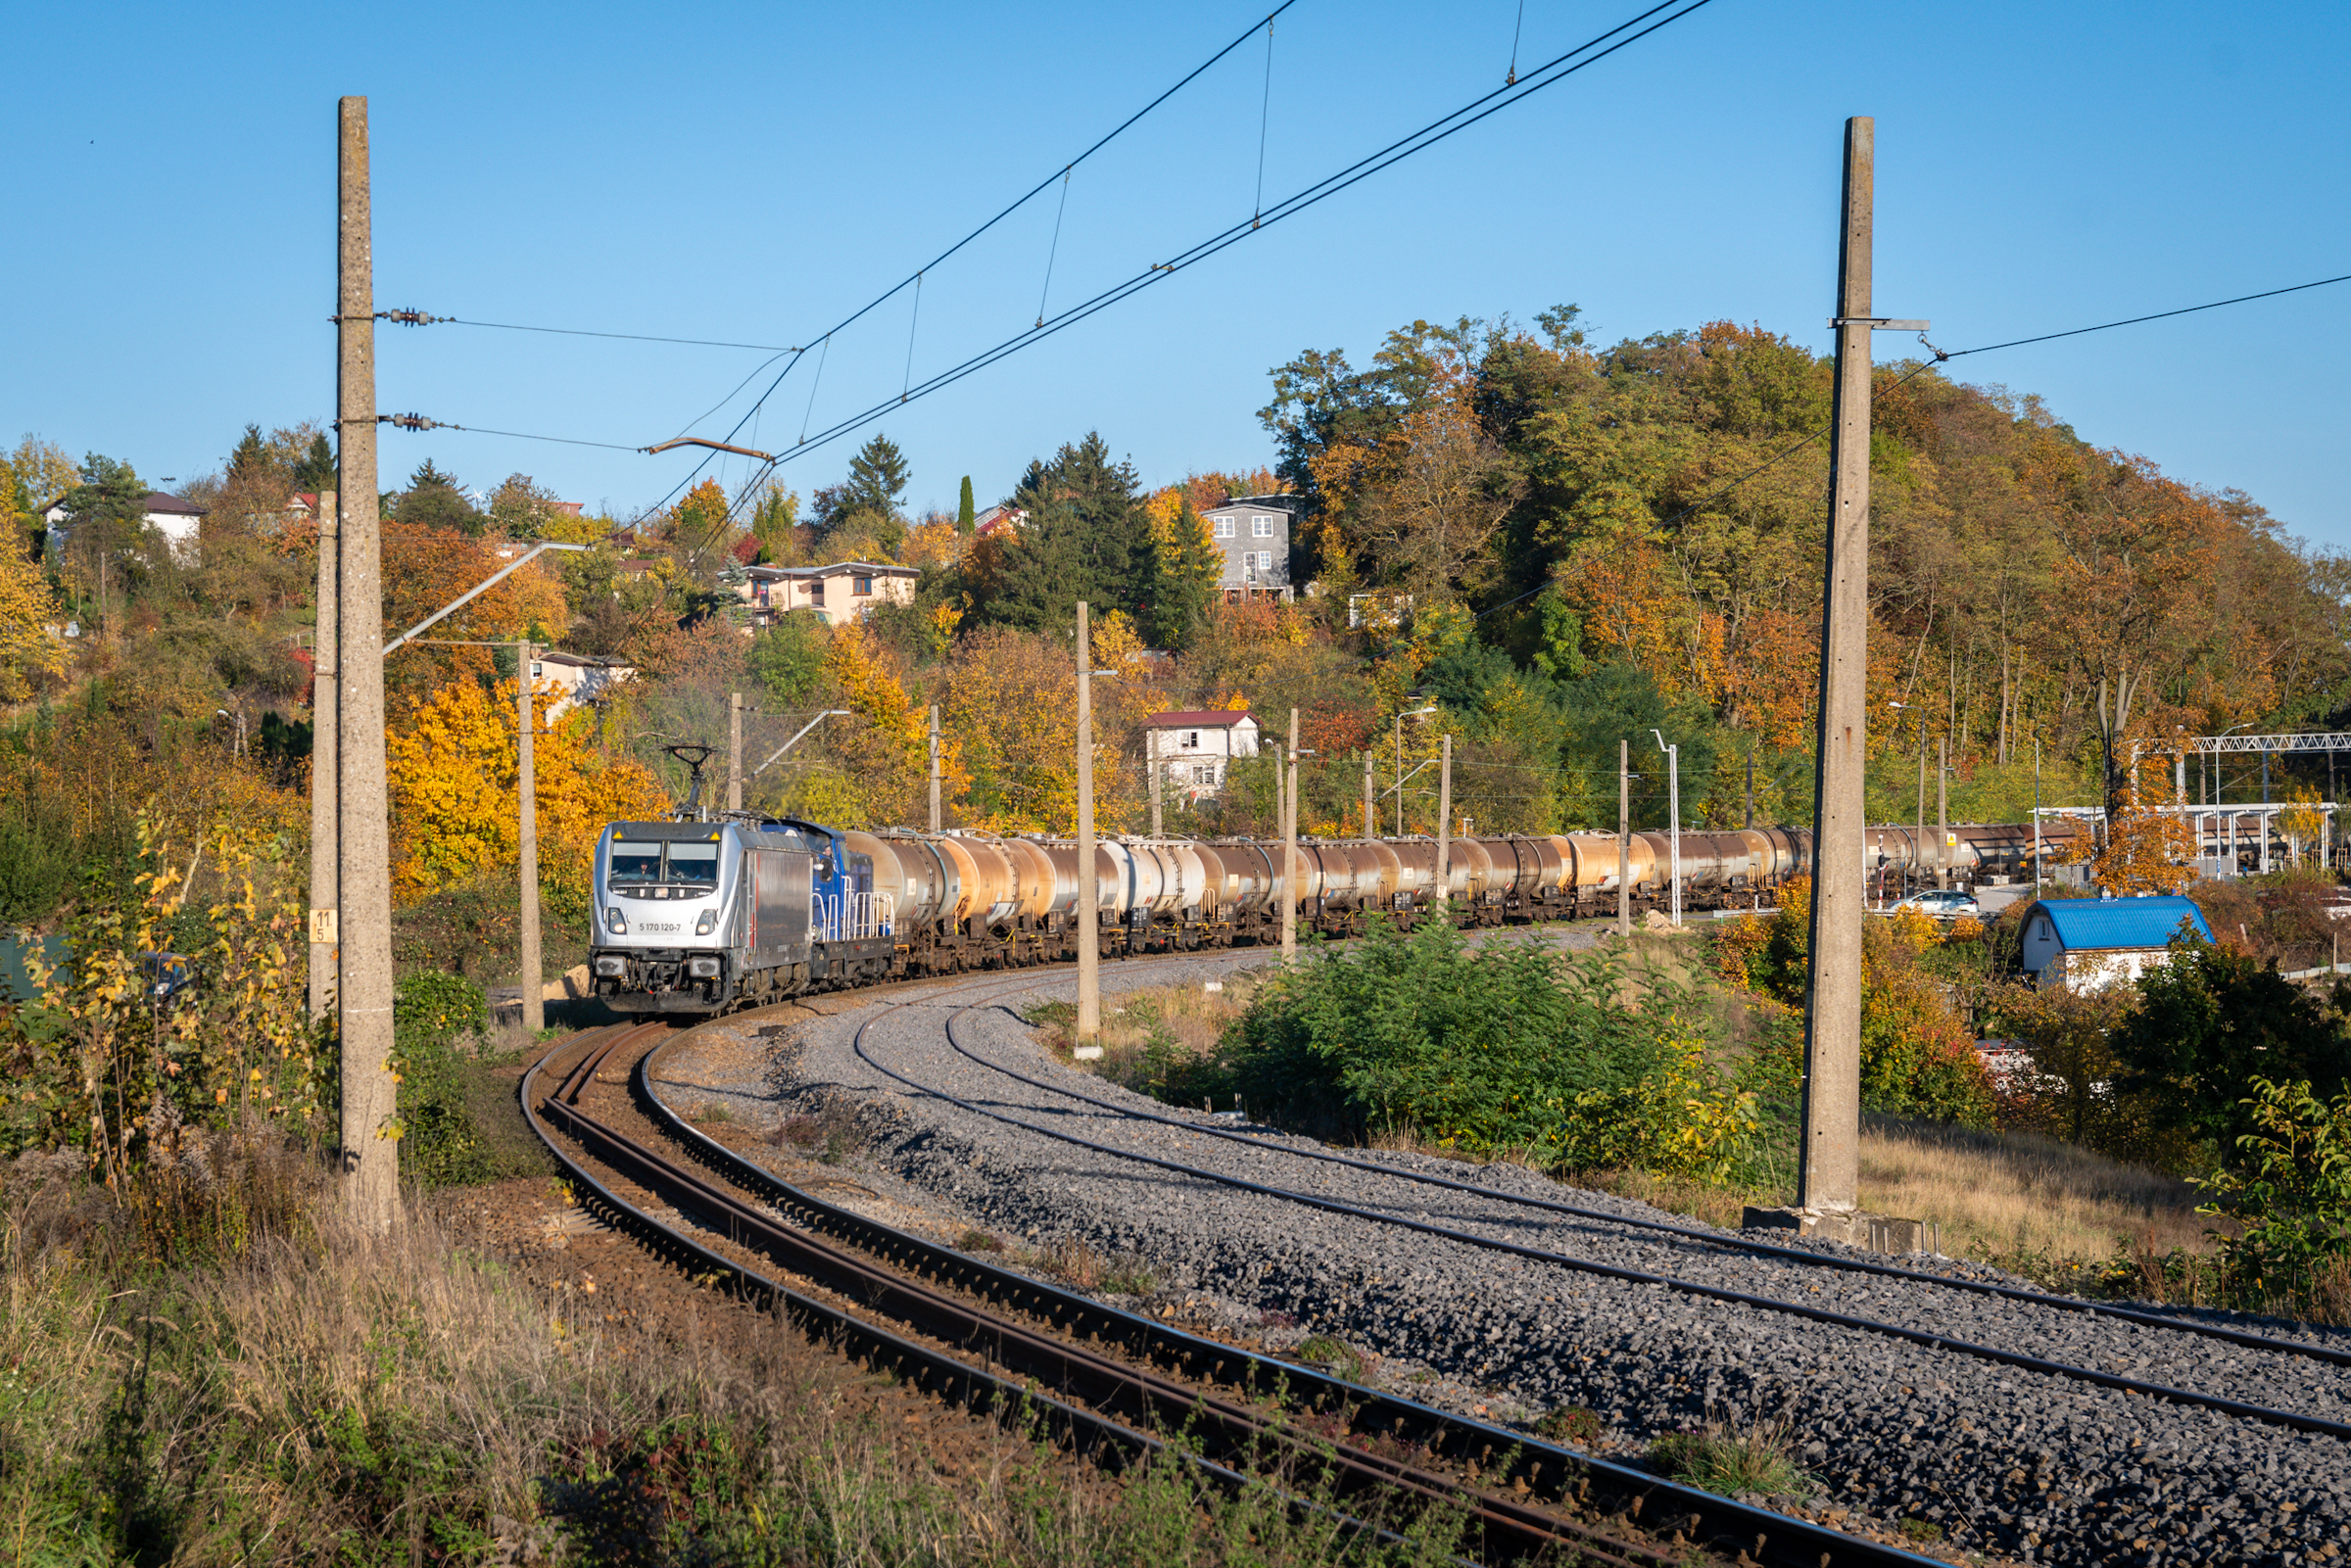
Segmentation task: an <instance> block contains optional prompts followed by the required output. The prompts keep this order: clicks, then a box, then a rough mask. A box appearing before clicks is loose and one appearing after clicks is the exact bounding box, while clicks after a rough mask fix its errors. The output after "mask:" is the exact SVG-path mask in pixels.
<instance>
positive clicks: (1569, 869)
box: [589, 808, 2081, 1014]
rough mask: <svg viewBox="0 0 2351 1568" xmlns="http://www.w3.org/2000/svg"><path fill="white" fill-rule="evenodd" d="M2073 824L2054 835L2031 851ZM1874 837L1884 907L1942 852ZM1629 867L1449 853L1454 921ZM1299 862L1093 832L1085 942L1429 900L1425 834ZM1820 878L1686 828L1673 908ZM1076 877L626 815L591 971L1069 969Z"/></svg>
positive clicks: (718, 998)
mask: <svg viewBox="0 0 2351 1568" xmlns="http://www.w3.org/2000/svg"><path fill="white" fill-rule="evenodd" d="M690 809H691V808H690ZM2080 831H2081V830H2080V828H2079V826H2078V825H2075V824H2070V823H2069V824H2063V825H2056V824H2052V825H2050V826H2047V827H2044V828H2043V830H2042V835H2041V847H2042V853H2043V856H2044V858H2046V857H2047V856H2049V855H2051V854H2053V853H2055V851H2056V850H2057V849H2058V848H2060V847H2062V845H2063V844H2064V843H2065V841H2066V840H2067V839H2068V838H2070V836H2071V835H2072V834H2074V833H2076V832H2080ZM1951 834H1952V840H1953V841H1952V843H1951V844H1950V845H1949V846H1948V857H1949V870H1950V872H1951V873H1952V874H1953V875H1954V876H1955V877H1956V878H1957V879H1959V880H1962V881H1973V880H1976V879H1979V878H1981V877H1983V876H1985V875H1988V874H1992V875H1996V874H2002V873H2005V874H2008V875H2017V874H2020V873H2029V872H2030V869H2031V860H2032V855H2033V831H2032V828H2031V827H2030V826H2029V825H2025V826H2017V825H1991V826H1969V827H1960V828H1954V829H1953V830H1951ZM1867 843H1868V858H1867V866H1868V868H1869V876H1870V878H1871V886H1872V891H1873V893H1875V894H1877V895H1880V896H1886V895H1890V894H1898V892H1899V891H1900V890H1901V889H1902V887H1903V886H1905V885H1907V884H1908V883H1909V882H1910V881H1912V880H1913V879H1915V878H1916V877H1917V876H1918V875H1920V874H1921V873H1924V874H1927V875H1932V873H1933V872H1934V870H1935V846H1934V841H1933V838H1932V837H1931V836H1922V835H1921V834H1920V833H1918V832H1914V831H1913V830H1911V829H1907V828H1872V829H1870V830H1869V832H1868V840H1867ZM1619 853H1620V851H1619V845H1618V840H1617V838H1616V837H1615V835H1613V834H1610V833H1551V834H1519V833H1510V834H1499V835H1480V836H1472V837H1462V838H1456V839H1454V840H1452V843H1451V848H1450V855H1449V865H1448V868H1447V872H1448V875H1447V878H1446V882H1447V886H1446V898H1445V899H1444V901H1443V905H1444V910H1445V914H1446V916H1447V917H1448V918H1450V919H1452V920H1453V921H1454V922H1456V923H1457V924H1459V925H1463V926H1501V925H1505V924H1520V923H1527V922H1542V921H1560V920H1572V919H1576V918H1579V917H1588V916H1596V915H1601V914H1612V913H1614V911H1615V908H1616V901H1617V899H1616V893H1617V880H1618V870H1617V868H1618V857H1619ZM1626 859H1627V861H1628V862H1629V866H1628V870H1627V873H1626V877H1625V879H1626V880H1627V881H1628V882H1629V883H1630V884H1631V893H1630V897H1631V900H1632V902H1633V904H1634V905H1635V907H1637V908H1642V909H1647V908H1651V907H1655V906H1657V905H1660V904H1662V903H1664V902H1665V901H1666V898H1667V894H1668V890H1669V889H1668V883H1669V880H1670V879H1671V877H1672V866H1673V845H1672V840H1671V839H1670V838H1669V837H1668V835H1666V834H1664V833H1658V832H1641V833H1635V834H1633V835H1632V837H1631V840H1630V844H1629V854H1627V855H1626ZM1298 860H1299V867H1298V877H1297V883H1298V885H1297V887H1296V889H1295V890H1294V891H1293V890H1292V889H1291V888H1289V887H1288V886H1287V885H1286V881H1287V879H1285V878H1284V876H1283V874H1282V869H1281V844H1280V843H1279V842H1278V841H1272V842H1267V841H1264V840H1259V839H1248V838H1221V839H1213V840H1203V839H1192V838H1159V839H1150V838H1134V837H1106V838H1102V839H1098V840H1097V841H1096V843H1095V845H1094V865H1093V875H1094V886H1095V898H1096V906H1097V910H1098V920H1099V927H1098V928H1097V929H1096V930H1095V931H1094V933H1093V937H1092V939H1093V942H1094V944H1095V948H1096V950H1097V951H1098V952H1100V953H1101V954H1103V955H1104V956H1114V955H1121V954H1128V953H1145V952H1176V951H1188V950H1197V949H1202V948H1220V947H1231V946H1236V945H1249V944H1254V943H1263V942H1268V941H1271V940H1274V939H1277V936H1278V932H1279V929H1280V923H1281V907H1282V901H1283V900H1284V899H1285V898H1286V899H1290V900H1291V901H1293V902H1294V903H1295V905H1296V907H1297V911H1298V928H1299V929H1300V930H1301V931H1316V932H1320V933H1322V934H1324V935H1327V936H1348V935H1356V934H1360V933H1361V932H1362V931H1363V930H1364V929H1365V928H1366V927H1367V924H1368V922H1369V920H1370V919H1371V917H1373V916H1374V915H1377V916H1383V917H1385V918H1387V919H1390V920H1392V921H1394V922H1396V923H1397V924H1399V925H1402V926H1405V927H1411V926H1413V925H1414V924H1415V923H1417V922H1418V921H1420V920H1423V919H1426V918H1428V917H1429V916H1430V914H1431V912H1432V911H1433V910H1434V909H1436V908H1437V906H1438V900H1437V899H1436V896H1435V895H1436V892H1437V877H1438V844H1437V841H1436V840H1435V839H1434V838H1426V837H1408V838H1356V839H1327V838H1325V839H1315V838H1308V839H1301V840H1300V841H1299V844H1298ZM1811 865H1812V834H1811V832H1809V831H1808V830H1805V829H1797V828H1764V829H1747V830H1741V831H1737V832H1685V833H1683V834H1682V835H1681V851H1680V877H1681V890H1682V907H1683V908H1685V909H1724V908H1754V907H1759V906H1762V905H1765V904H1767V903H1768V902H1769V901H1770V899H1771V897H1772V895H1773V893H1774V891H1775V890H1776V889H1777V888H1778V887H1779V886H1780V885H1781V884H1782V883H1784V882H1786V881H1787V880H1788V879H1791V878H1795V877H1801V876H1806V875H1808V874H1809V873H1810V870H1811ZM1080 875H1081V872H1080V864H1079V855H1078V846H1077V844H1076V843H1075V842H1074V841H1072V840H1070V839H1066V838H1053V837H1041V836H1017V837H999V836H995V835H992V834H987V833H980V832H912V831H909V830H904V829H888V830H884V831H882V832H859V831H857V830H853V829H841V828H832V827H827V826H825V825H823V824H820V823H813V822H804V821H801V820H799V819H796V818H790V817H786V818H773V817H763V816H757V815H746V814H742V813H731V814H727V815H725V816H723V817H721V818H719V819H718V820H712V821H702V820H694V818H693V817H683V820H672V821H659V822H616V823H612V824H610V825H608V826H607V827H606V828H605V829H604V832H603V835H602V837H601V838H600V840H599V841H598V844H597V850H596V869H595V899H596V901H595V909H594V915H595V927H596V930H595V933H594V935H593V937H592V939H591V942H590V953H589V968H590V971H591V974H593V976H594V983H595V988H596V994H597V995H599V996H600V997H601V998H603V1000H604V1001H605V1002H606V1004H607V1005H609V1006H610V1007H612V1008H613V1009H614V1010H615V1011H619V1012H625V1013H692V1014H710V1013H724V1012H729V1011H732V1010H734V1009H737V1008H744V1007H756V1006H760V1005H763V1004H765V1003H768V1002H773V1001H780V1000H782V999H784V998H786V997H791V996H797V995H800V994H802V993H805V992H809V991H818V990H835V989H840V988H842V987H846V986H854V985H863V984H872V983H874V982H877V981H880V980H885V979H891V978H897V977H901V976H908V975H920V974H953V973H956V972H959V971H965V970H982V969H1014V968H1021V967H1025V966H1029V965H1034V964H1046V963H1053V962H1057V961H1060V960H1064V959H1074V958H1076V957H1077V954H1078V944H1079V942H1080V940H1081V939H1082V937H1081V934H1080V930H1079V927H1078V903H1079V888H1080V881H1079V878H1080Z"/></svg>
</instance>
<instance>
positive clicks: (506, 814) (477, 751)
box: [385, 681, 669, 902]
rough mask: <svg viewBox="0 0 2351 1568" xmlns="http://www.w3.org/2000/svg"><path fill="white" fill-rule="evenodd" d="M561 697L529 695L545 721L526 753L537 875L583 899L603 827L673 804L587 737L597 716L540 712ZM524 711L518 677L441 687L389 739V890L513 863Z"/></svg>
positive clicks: (412, 889)
mask: <svg viewBox="0 0 2351 1568" xmlns="http://www.w3.org/2000/svg"><path fill="white" fill-rule="evenodd" d="M556 695H557V693H556V692H555V691H554V690H553V689H552V688H550V687H547V686H545V685H542V686H541V687H540V688H539V689H538V690H537V691H536V692H535V693H534V700H535V702H536V704H537V705H538V707H539V709H540V712H541V714H542V717H541V719H540V721H539V724H540V728H539V733H538V735H537V736H536V737H535V742H534V745H533V748H532V772H533V775H534V779H535V783H536V784H537V788H536V789H535V790H534V794H535V796H536V798H537V801H538V807H539V812H538V827H539V872H540V878H541V880H542V881H543V882H545V883H546V884H547V885H548V887H549V888H550V889H551V891H552V892H554V893H555V894H556V895H557V896H558V897H560V898H572V899H578V898H584V897H585V896H586V891H587V887H588V879H589V871H590V867H591V863H592V862H593V860H594V858H595V854H596V840H597V836H598V834H599V833H600V832H602V831H603V827H604V824H605V823H607V822H611V821H613V820H615V819H643V818H647V817H652V816H657V815H658V814H659V813H661V812H662V811H664V810H666V809H667V808H668V805H669V800H668V797H667V796H666V795H664V794H663V793H662V791H661V787H660V785H659V784H656V783H655V782H654V781H653V777H652V775H651V774H649V773H648V772H647V771H646V770H645V768H644V767H643V766H642V765H641V764H638V763H635V762H631V761H627V760H613V759H610V758H606V757H604V756H603V755H601V754H600V753H599V752H598V751H597V749H596V748H595V746H594V745H593V744H592V743H591V737H592V735H593V731H594V728H595V721H594V719H593V718H592V717H591V715H590V713H589V711H588V710H587V709H585V708H574V709H572V710H571V711H570V712H569V713H566V714H563V715H561V716H560V717H558V718H555V719H553V720H552V722H551V721H550V720H549V719H547V718H546V717H545V713H546V710H547V709H548V708H549V707H550V706H552V703H553V700H554V698H555V696H556ZM519 717H520V715H519V714H518V712H517V709H516V703H515V700H514V683H513V682H511V681H507V682H503V683H501V685H500V686H499V687H498V688H497V689H496V690H495V691H491V690H486V689H484V688H483V687H482V685H481V684H480V683H479V682H477V681H460V682H457V683H456V684H455V685H452V686H446V687H443V688H442V689H440V690H438V691H436V692H434V693H433V695H432V696H431V698H430V699H429V700H427V701H425V702H423V703H421V704H419V705H418V707H417V709H416V711H415V713H414V714H413V715H412V716H411V717H410V718H409V720H408V722H407V723H406V724H404V725H402V726H401V727H399V728H398V729H396V730H394V731H392V732H391V733H390V734H388V735H387V736H385V751H386V753H387V757H386V760H387V761H388V763H389V765H390V772H391V784H392V825H393V837H394V843H393V871H392V886H393V891H394V893H395V894H396V895H397V896H398V897H400V898H401V899H402V900H403V901H408V902H412V901H414V900H416V899H419V898H424V897H427V896H429V895H431V894H433V893H436V892H439V891H440V890H441V889H443V888H445V887H449V886H451V885H453V884H455V883H456V882H459V881H462V880H464V879H467V878H468V877H471V876H473V875H475V874H476V873H478V872H481V871H484V870H486V869H489V868H491V867H496V866H502V865H512V864H513V863H514V861H515V858H516V856H517V854H518V852H519V838H520V833H521V824H520V821H519V818H518V812H517V807H516V801H517V790H516V787H515V786H516V783H517V779H518V776H519V769H520V762H519V759H518V756H517V753H516V745H515V736H516V731H517V729H518V728H519V724H518V721H519Z"/></svg>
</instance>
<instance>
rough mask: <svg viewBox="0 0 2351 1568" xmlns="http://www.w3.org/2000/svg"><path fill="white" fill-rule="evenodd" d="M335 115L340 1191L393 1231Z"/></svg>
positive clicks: (355, 160)
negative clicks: (343, 501)
mask: <svg viewBox="0 0 2351 1568" xmlns="http://www.w3.org/2000/svg"><path fill="white" fill-rule="evenodd" d="M336 108H337V118H338V121H339V123H338V131H339V138H338V152H339V157H338V160H337V162H338V170H337V175H338V178H337V183H338V187H339V190H338V197H339V201H338V216H337V241H336V268H337V272H338V274H339V283H340V288H339V290H338V293H337V307H336V315H337V320H336V323H335V327H336V332H335V337H336V345H337V356H336V359H337V372H338V373H337V377H336V380H337V392H336V399H335V403H336V413H337V415H338V417H337V420H336V426H335V428H336V431H337V435H338V439H339V441H340V457H341V463H340V467H341V479H340V490H341V494H342V495H344V496H348V497H350V498H351V500H350V503H349V504H348V505H347V506H344V507H343V508H342V525H341V531H340V539H339V546H340V547H339V548H338V550H337V551H336V555H337V559H338V567H337V573H338V576H339V578H340V582H341V590H342V592H341V594H340V603H339V606H338V614H337V616H336V631H337V634H338V635H339V636H340V638H341V640H342V649H341V653H340V656H339V660H338V664H339V674H340V676H341V682H340V686H339V689H338V691H337V695H338V697H339V698H340V700H339V701H338V703H337V704H336V708H337V730H338V732H339V735H338V742H337V762H338V765H339V766H340V767H341V769H342V787H341V789H340V790H339V794H340V797H341V800H340V804H341V808H342V816H343V831H342V848H343V864H342V867H341V869H340V870H339V872H338V873H337V877H336V894H337V897H338V899H339V900H340V902H341V905H342V920H341V923H340V924H341V926H342V938H343V941H342V969H341V974H340V984H339V986H338V992H337V994H338V999H339V1003H340V1011H341V1014H342V1044H343V1052H342V1102H343V1104H342V1144H343V1151H342V1153H343V1174H344V1176H345V1178H346V1184H345V1191H346V1195H347V1199H348V1202H349V1204H350V1209H351V1214H352V1217H353V1218H354V1219H355V1220H357V1221H358V1222H359V1224H360V1228H361V1229H363V1230H366V1231H369V1232H372V1233H374V1234H376V1235H386V1234H389V1233H390V1231H391V1229H392V1226H393V1222H394V1221H395V1220H396V1219H397V1218H398V1216H399V1213H400V1158H399V1157H400V1145H399V1143H398V1141H397V1140H395V1139H394V1138H393V1137H392V1126H391V1123H392V1120H393V1118H394V1117H397V1116H398V1115H399V1113H400V1091H399V1086H398V1084H397V1083H396V1081H395V1080H394V1078H393V1076H392V849H391V842H390V822H389V818H388V810H389V802H388V800H387V799H386V797H385V790H384V580H383V541H382V537H381V535H380V533H379V530H378V527H377V521H376V474H375V261H374V250H373V240H372V227H371V218H370V212H369V201H368V182H367V100H366V99H364V98H346V99H344V100H342V102H341V103H340V104H338V105H337V106H336Z"/></svg>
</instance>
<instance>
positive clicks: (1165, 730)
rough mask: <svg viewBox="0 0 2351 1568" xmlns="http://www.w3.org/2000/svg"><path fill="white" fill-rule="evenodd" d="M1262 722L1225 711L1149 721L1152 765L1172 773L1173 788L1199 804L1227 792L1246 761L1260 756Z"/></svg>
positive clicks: (1183, 711) (1186, 712)
mask: <svg viewBox="0 0 2351 1568" xmlns="http://www.w3.org/2000/svg"><path fill="white" fill-rule="evenodd" d="M1257 735H1258V726H1257V721H1256V720H1255V719H1253V718H1251V717H1250V716H1249V715H1248V714H1246V713H1242V712H1237V711H1232V710H1228V709H1224V708H1180V709H1176V710H1175V711H1173V712H1169V713H1154V714H1153V715H1151V717H1149V718H1148V719H1145V720H1144V721H1143V744H1144V746H1145V747H1146V748H1147V749H1148V750H1149V752H1150V754H1151V758H1150V760H1151V766H1152V767H1154V768H1163V769H1165V770H1167V783H1168V786H1169V787H1170V788H1173V789H1177V790H1181V791H1182V792H1183V793H1184V794H1186V795H1187V796H1189V797H1190V798H1191V799H1193V800H1198V799H1200V798H1201V797H1202V796H1203V795H1213V794H1215V793H1217V792H1218V791H1219V790H1221V789H1223V787H1224V776H1225V774H1226V773H1227V772H1228V771H1229V770H1230V769H1231V766H1232V764H1233V763H1234V762H1235V761H1237V760H1238V759H1240V758H1242V757H1254V756H1256V755H1257Z"/></svg>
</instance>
